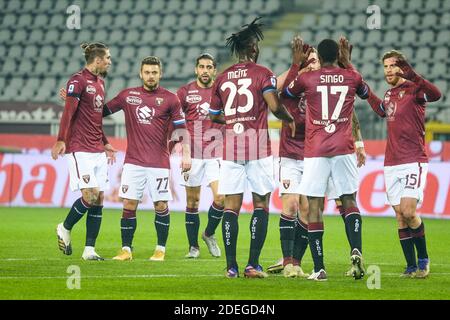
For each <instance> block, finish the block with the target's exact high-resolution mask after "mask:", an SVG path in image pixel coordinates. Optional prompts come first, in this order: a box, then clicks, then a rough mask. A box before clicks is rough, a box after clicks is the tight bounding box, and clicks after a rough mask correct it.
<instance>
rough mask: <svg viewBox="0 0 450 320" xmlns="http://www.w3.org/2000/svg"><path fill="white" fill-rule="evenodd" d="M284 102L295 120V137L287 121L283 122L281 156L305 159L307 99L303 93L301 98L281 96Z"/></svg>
mask: <svg viewBox="0 0 450 320" xmlns="http://www.w3.org/2000/svg"><path fill="white" fill-rule="evenodd" d="M281 102H282V103H283V104H284V106H285V107H286V109H287V110H288V111H289V113H290V114H291V115H292V117H294V121H295V137H294V138H293V137H292V131H291V128H290V127H289V124H288V123H287V122H286V121H283V122H282V125H281V134H280V147H279V155H280V157H285V158H290V159H295V160H303V157H304V152H305V116H306V115H305V112H306V101H305V99H304V97H303V95H302V96H301V97H300V98H289V97H285V96H281Z"/></svg>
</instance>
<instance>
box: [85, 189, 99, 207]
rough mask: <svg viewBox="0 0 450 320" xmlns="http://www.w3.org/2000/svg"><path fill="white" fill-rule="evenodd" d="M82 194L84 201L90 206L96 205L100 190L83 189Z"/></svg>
mask: <svg viewBox="0 0 450 320" xmlns="http://www.w3.org/2000/svg"><path fill="white" fill-rule="evenodd" d="M81 193H82V195H83V200H84V201H86V202H87V203H88V204H89V205H90V206H93V205H95V204H96V202H97V199H98V194H99V191H98V190H96V189H92V188H89V189H83V190H82V191H81Z"/></svg>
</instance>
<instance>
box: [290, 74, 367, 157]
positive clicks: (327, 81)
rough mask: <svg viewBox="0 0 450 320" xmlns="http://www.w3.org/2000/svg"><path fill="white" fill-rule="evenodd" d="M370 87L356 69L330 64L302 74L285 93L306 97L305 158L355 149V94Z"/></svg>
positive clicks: (364, 94)
mask: <svg viewBox="0 0 450 320" xmlns="http://www.w3.org/2000/svg"><path fill="white" fill-rule="evenodd" d="M368 91H369V88H368V87H367V85H366V84H365V83H364V81H363V80H362V77H361V75H360V74H359V73H358V72H356V71H355V70H347V69H342V68H339V67H334V66H328V67H323V68H321V69H319V70H317V71H310V72H305V73H303V74H301V75H299V76H298V77H297V78H296V79H295V80H294V81H293V82H291V83H290V84H289V87H288V88H286V89H285V93H287V94H288V95H290V96H299V95H300V94H301V93H302V92H303V93H304V95H305V99H306V139H305V157H306V158H312V157H332V156H337V155H344V154H350V153H353V152H354V139H353V136H352V122H351V121H352V114H353V108H354V101H355V96H356V95H358V96H360V97H361V98H363V99H366V98H367V96H368Z"/></svg>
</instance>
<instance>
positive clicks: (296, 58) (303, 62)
mask: <svg viewBox="0 0 450 320" xmlns="http://www.w3.org/2000/svg"><path fill="white" fill-rule="evenodd" d="M291 48H292V63H293V64H298V65H300V69H303V68H306V67H307V66H308V65H309V64H310V63H312V62H313V61H314V59H309V60H308V57H309V54H310V53H311V51H312V47H311V46H310V45H308V44H306V43H304V42H303V39H302V38H300V36H299V35H296V36H294V38H293V39H292V41H291Z"/></svg>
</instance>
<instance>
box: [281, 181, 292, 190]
mask: <svg viewBox="0 0 450 320" xmlns="http://www.w3.org/2000/svg"><path fill="white" fill-rule="evenodd" d="M290 185H291V180H283V187H284V188H285V189H289V186H290Z"/></svg>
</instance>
